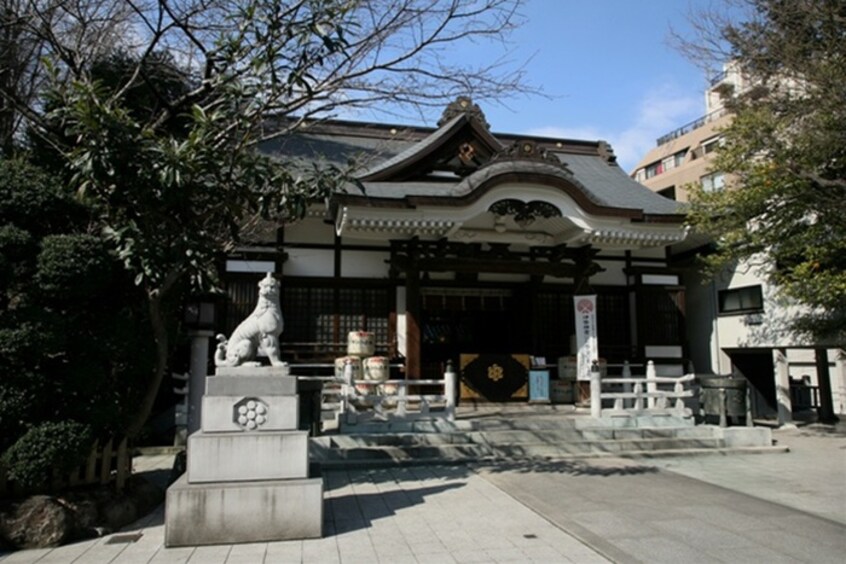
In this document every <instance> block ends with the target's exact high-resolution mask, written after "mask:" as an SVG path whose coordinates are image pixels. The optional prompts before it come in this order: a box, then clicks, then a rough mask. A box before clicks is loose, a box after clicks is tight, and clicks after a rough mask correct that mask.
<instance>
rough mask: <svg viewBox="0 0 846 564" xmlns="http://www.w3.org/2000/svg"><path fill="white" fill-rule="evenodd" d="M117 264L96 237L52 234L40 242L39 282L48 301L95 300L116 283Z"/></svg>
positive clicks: (100, 240)
mask: <svg viewBox="0 0 846 564" xmlns="http://www.w3.org/2000/svg"><path fill="white" fill-rule="evenodd" d="M115 264H116V263H115V259H114V258H113V257H111V256H109V253H108V248H107V247H106V244H105V242H104V241H103V240H102V239H99V238H97V237H94V236H93V235H87V234H73V235H49V236H47V237H44V239H42V240H41V252H40V253H39V255H38V274H37V276H36V282H37V283H38V285H39V287H40V290H41V292H43V293H44V296H45V297H46V298H48V299H60V300H62V301H65V302H69V303H73V302H75V301H79V300H91V299H96V298H99V297H100V295H101V293H102V292H103V291H105V290H106V288H107V287H108V286H109V285H111V284H112V283H113V281H114V280H113V279H114V276H113V274H114V271H115V270H116V269H115Z"/></svg>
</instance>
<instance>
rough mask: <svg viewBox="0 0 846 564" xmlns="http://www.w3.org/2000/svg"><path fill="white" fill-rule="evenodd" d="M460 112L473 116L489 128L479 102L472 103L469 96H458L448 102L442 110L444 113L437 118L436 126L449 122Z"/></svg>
mask: <svg viewBox="0 0 846 564" xmlns="http://www.w3.org/2000/svg"><path fill="white" fill-rule="evenodd" d="M462 114H465V115H467V116H468V117H472V118H474V119H475V120H476V121H478V122H479V123H480V124H481V125H483V126H484V127H485V129H487V130H490V128H491V124H489V123H488V120H487V119H485V114H484V112H482V108H480V107H479V104H474V103H473V100H471V99H470V97H469V96H459V97H458V98H456V99H455V100H454V101H453V102H450V103H449V105H447V107H446V109H445V110H444V113H443V114H441V119H439V120H438V127H442V126H443V125H444V124H447V123H449V122H450V121H451V120H453V119H454V118H456V117H457V116H460V115H462Z"/></svg>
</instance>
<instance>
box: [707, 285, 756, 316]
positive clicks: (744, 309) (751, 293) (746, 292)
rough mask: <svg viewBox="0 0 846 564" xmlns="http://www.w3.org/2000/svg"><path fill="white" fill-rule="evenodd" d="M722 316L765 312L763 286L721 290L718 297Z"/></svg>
mask: <svg viewBox="0 0 846 564" xmlns="http://www.w3.org/2000/svg"><path fill="white" fill-rule="evenodd" d="M717 297H718V301H719V306H720V314H724V315H730V314H735V313H753V312H762V311H764V296H763V293H762V292H761V286H745V287H743V288H732V289H731V290H720V292H719V293H718V295H717Z"/></svg>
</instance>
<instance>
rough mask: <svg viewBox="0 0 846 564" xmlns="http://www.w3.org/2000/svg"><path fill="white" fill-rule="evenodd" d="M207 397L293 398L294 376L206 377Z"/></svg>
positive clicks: (295, 391) (246, 375) (295, 393)
mask: <svg viewBox="0 0 846 564" xmlns="http://www.w3.org/2000/svg"><path fill="white" fill-rule="evenodd" d="M206 395H207V396H295V395H297V377H296V376H273V377H270V376H256V375H252V374H245V375H243V376H229V375H218V376H207V377H206Z"/></svg>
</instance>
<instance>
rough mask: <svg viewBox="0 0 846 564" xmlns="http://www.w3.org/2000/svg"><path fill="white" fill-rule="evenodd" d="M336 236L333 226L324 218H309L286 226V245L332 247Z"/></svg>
mask: <svg viewBox="0 0 846 564" xmlns="http://www.w3.org/2000/svg"><path fill="white" fill-rule="evenodd" d="M334 237H335V234H334V229H333V227H332V225H331V224H327V223H324V222H323V218H322V217H314V216H309V217H306V218H305V219H302V220H300V221H297V222H294V223H291V224H288V225H286V226H285V242H286V243H311V244H323V245H331V244H332V241H333V240H334Z"/></svg>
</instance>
